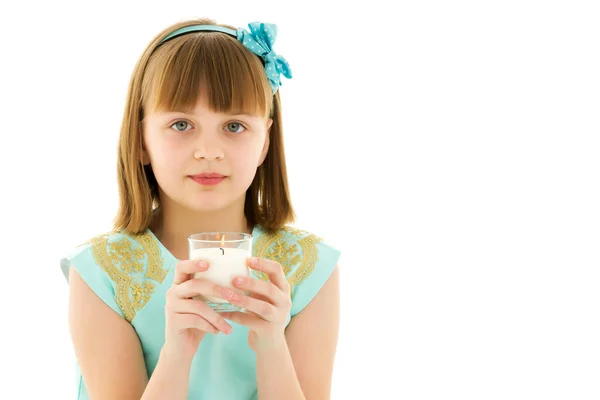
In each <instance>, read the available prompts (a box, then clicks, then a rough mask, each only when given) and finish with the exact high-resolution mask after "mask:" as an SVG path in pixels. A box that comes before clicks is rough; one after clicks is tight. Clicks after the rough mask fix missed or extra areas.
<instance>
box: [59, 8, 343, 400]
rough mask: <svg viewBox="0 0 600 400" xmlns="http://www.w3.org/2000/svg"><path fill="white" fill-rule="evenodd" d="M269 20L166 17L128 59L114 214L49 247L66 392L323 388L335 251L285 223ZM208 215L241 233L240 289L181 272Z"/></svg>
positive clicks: (196, 395) (331, 337) (326, 388)
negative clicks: (69, 243) (64, 307)
mask: <svg viewBox="0 0 600 400" xmlns="http://www.w3.org/2000/svg"><path fill="white" fill-rule="evenodd" d="M276 33H277V30H276V27H275V26H274V25H271V24H263V23H252V24H249V30H246V29H243V28H239V29H234V28H232V27H227V26H223V25H221V26H217V25H216V24H215V23H214V22H213V21H211V20H207V19H200V20H192V21H187V22H183V23H178V24H176V25H174V26H172V27H169V28H168V29H166V30H164V31H163V32H161V33H160V34H159V35H158V36H156V38H155V39H154V40H152V42H151V43H150V44H149V46H148V47H147V49H146V50H145V51H144V53H143V54H142V57H141V58H140V60H139V62H138V63H137V65H136V66H135V69H134V72H133V76H132V79H131V83H130V86H129V92H128V97H127V104H126V108H125V113H124V118H123V123H122V128H121V136H120V141H119V153H118V183H119V194H120V207H119V211H118V215H117V216H116V219H115V224H114V230H113V231H112V232H110V233H107V234H103V235H100V236H97V237H95V238H93V239H91V240H89V241H88V242H87V243H86V244H84V245H82V246H79V247H78V248H76V249H75V251H74V252H73V254H71V255H70V256H69V257H66V258H64V259H63V260H62V261H61V267H62V271H63V273H64V274H65V276H66V277H67V279H68V282H69V287H70V300H69V326H70V332H71V337H72V341H73V346H74V350H75V355H76V357H77V367H78V368H77V371H78V382H79V384H78V385H79V386H78V399H88V398H91V399H94V400H96V399H110V400H115V399H119V400H124V399H140V398H141V399H169V400H177V399H186V398H187V399H215V400H228V399H236V400H239V399H257V398H258V399H261V400H267V399H277V400H281V399H285V400H290V399H326V398H329V396H330V383H331V376H332V368H333V361H334V356H335V350H336V345H337V336H338V321H339V290H338V279H339V278H338V268H337V261H338V258H339V255H340V253H339V251H338V250H336V249H334V248H333V247H331V246H329V245H327V244H326V243H325V242H324V241H323V240H322V239H320V238H318V237H317V236H315V235H313V234H311V233H309V232H306V231H302V230H298V229H295V228H292V227H290V226H289V225H288V224H290V223H291V222H293V220H294V212H293V209H292V205H291V202H290V198H289V192H288V185H287V176H286V165H285V156H284V149H283V135H282V119H281V118H282V117H281V108H280V97H279V91H278V88H279V86H280V85H281V75H283V76H285V77H287V78H291V71H290V68H289V66H288V64H287V61H286V60H285V59H284V58H283V57H282V56H280V55H278V54H277V53H275V51H274V50H273V43H274V41H275V38H276ZM214 231H220V232H243V233H247V234H252V236H253V249H252V254H253V257H252V258H251V259H249V260H248V265H249V267H250V268H251V271H252V274H251V276H250V279H248V278H246V279H240V280H238V279H234V280H233V281H232V285H233V287H235V288H238V289H240V290H244V291H246V292H248V293H250V295H248V296H246V295H242V294H240V293H239V292H237V291H232V290H231V289H228V288H227V287H223V286H219V285H217V284H214V283H211V282H210V281H207V280H203V279H200V278H194V277H193V276H194V275H193V274H194V273H195V272H201V271H206V270H207V269H208V268H210V266H208V265H207V263H206V262H203V261H202V260H200V261H198V260H194V261H190V260H187V258H188V242H187V238H188V237H189V236H190V235H191V234H194V233H198V232H214ZM199 295H203V296H216V297H219V298H221V299H224V300H226V301H228V302H230V303H232V304H233V305H238V306H240V307H241V308H242V309H244V310H245V311H244V312H227V313H225V312H221V313H219V312H216V311H215V310H214V309H212V308H211V307H210V306H209V305H208V304H207V303H206V302H203V301H202V300H196V299H197V298H198V297H197V296H199ZM194 298H196V299H194Z"/></svg>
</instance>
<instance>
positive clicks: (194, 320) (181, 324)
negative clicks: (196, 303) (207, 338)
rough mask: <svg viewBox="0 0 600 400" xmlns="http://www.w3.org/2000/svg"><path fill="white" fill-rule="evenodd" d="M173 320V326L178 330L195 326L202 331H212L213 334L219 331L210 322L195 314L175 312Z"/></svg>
mask: <svg viewBox="0 0 600 400" xmlns="http://www.w3.org/2000/svg"><path fill="white" fill-rule="evenodd" d="M174 322H175V324H174V325H175V328H176V329H178V330H179V329H188V328H195V329H199V330H201V331H204V332H210V333H213V334H215V335H216V334H217V333H219V330H218V329H217V328H215V327H214V326H213V325H212V324H211V323H210V322H208V321H207V320H205V319H204V318H202V317H201V316H199V315H196V314H177V316H176V318H175V321H174Z"/></svg>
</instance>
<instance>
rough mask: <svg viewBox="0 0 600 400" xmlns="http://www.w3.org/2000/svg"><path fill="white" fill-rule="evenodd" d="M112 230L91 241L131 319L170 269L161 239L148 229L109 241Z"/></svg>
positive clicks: (118, 299)
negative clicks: (167, 265)
mask: <svg viewBox="0 0 600 400" xmlns="http://www.w3.org/2000/svg"><path fill="white" fill-rule="evenodd" d="M112 234H118V233H115V232H113V233H112ZM112 234H105V235H101V236H98V237H96V238H93V239H92V240H90V242H89V243H91V245H92V255H93V257H94V259H95V260H96V263H97V264H98V265H100V267H102V269H103V270H104V271H105V272H106V274H107V275H108V276H109V277H110V279H111V280H112V281H113V283H114V284H115V301H116V302H117V305H118V306H119V308H120V309H121V312H122V313H123V316H124V317H125V319H126V320H127V321H129V322H131V321H132V320H133V319H134V318H135V315H136V313H137V312H138V311H139V310H141V309H142V308H143V307H144V306H145V305H146V303H147V302H148V300H150V297H152V294H153V293H154V289H155V288H156V284H157V283H158V284H160V283H162V281H163V280H164V279H165V277H166V276H167V271H166V270H165V269H163V265H162V264H163V262H162V258H161V256H160V248H159V247H158V243H156V241H154V240H153V239H152V238H151V237H150V236H149V235H148V233H142V234H139V235H133V236H129V235H123V236H122V237H119V238H117V239H115V240H111V241H109V239H110V236H111V235H112ZM152 281H154V282H152Z"/></svg>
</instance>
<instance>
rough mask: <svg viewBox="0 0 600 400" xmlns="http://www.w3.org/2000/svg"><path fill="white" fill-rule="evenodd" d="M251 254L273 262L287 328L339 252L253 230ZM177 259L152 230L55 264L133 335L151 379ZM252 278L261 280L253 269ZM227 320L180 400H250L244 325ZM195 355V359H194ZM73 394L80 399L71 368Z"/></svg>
mask: <svg viewBox="0 0 600 400" xmlns="http://www.w3.org/2000/svg"><path fill="white" fill-rule="evenodd" d="M252 235H253V249H252V253H253V255H254V256H256V257H262V258H268V259H271V260H275V261H277V262H279V263H280V264H281V266H282V268H283V271H284V273H285V275H286V277H287V279H288V281H289V283H290V286H291V288H292V309H291V312H290V318H289V319H288V323H289V321H290V320H291V318H293V317H294V316H295V315H296V314H298V313H299V312H300V311H302V309H304V307H306V305H307V304H308V303H309V302H310V301H311V300H312V299H313V298H314V296H315V295H316V294H317V293H318V292H319V290H320V288H321V287H322V286H323V284H324V283H325V282H326V281H327V279H328V278H329V276H330V275H331V273H332V272H333V269H334V268H335V266H336V264H337V262H338V259H339V257H340V252H339V250H337V249H335V248H334V247H332V246H330V245H328V244H327V243H325V242H324V241H323V240H322V239H321V238H319V237H317V236H315V235H314V234H311V233H309V232H306V231H303V230H299V229H296V228H292V227H288V226H286V227H284V228H283V229H281V230H279V231H277V232H275V233H268V232H266V231H264V230H262V229H261V227H260V226H255V227H254V229H253V231H252ZM177 261H178V260H177V259H176V258H175V257H174V256H173V255H172V254H171V253H170V252H169V251H168V250H167V249H166V248H165V247H164V246H163V245H162V243H161V242H160V241H159V240H158V239H157V238H156V236H154V234H153V233H152V231H150V230H147V231H146V232H144V233H142V234H140V235H127V234H124V233H122V232H111V233H108V234H104V235H101V236H98V237H95V238H93V239H91V240H90V241H88V242H87V243H85V244H83V245H81V246H79V247H77V248H76V249H75V251H74V252H73V253H72V254H71V255H69V256H68V257H65V258H63V259H62V260H61V269H62V272H63V274H64V276H65V277H66V278H67V279H68V276H69V269H70V268H75V269H76V270H77V272H78V273H79V274H80V275H81V277H82V278H83V280H84V281H85V282H86V283H87V284H88V285H89V287H90V288H91V289H92V290H93V291H94V292H95V293H96V294H97V295H98V296H99V297H100V298H101V299H102V301H104V302H105V303H106V304H108V306H110V307H111V308H112V309H113V310H114V311H115V312H116V313H117V314H119V315H120V316H121V317H122V318H124V319H126V320H127V321H128V322H130V323H131V325H132V326H133V327H134V329H135V331H136V333H137V335H138V336H139V339H140V342H141V345H142V350H143V354H144V360H145V363H146V369H147V371H148V375H149V376H151V375H152V372H153V371H154V368H155V367H156V364H157V362H158V357H159V355H160V351H161V348H162V346H163V344H164V340H165V313H164V307H165V294H166V291H167V290H168V289H169V287H170V286H171V284H172V282H173V273H174V271H175V265H176V263H177ZM253 273H254V277H255V278H257V279H263V280H268V278H267V276H266V275H264V274H263V273H262V272H259V271H253ZM229 323H230V324H231V325H232V327H233V332H232V333H231V334H230V335H223V334H218V335H206V336H205V337H204V339H203V340H202V342H201V343H200V347H199V349H198V353H197V356H196V357H194V359H193V361H192V367H191V370H190V380H189V390H188V399H198V400H200V399H211V400H214V399H218V400H230V399H231V400H240V399H256V398H257V387H256V358H255V354H254V351H252V349H250V347H249V346H248V328H246V327H244V326H242V325H239V324H236V323H234V322H232V321H229ZM200 354H201V356H200ZM76 373H77V382H78V390H77V393H78V396H77V399H79V400H83V399H88V398H89V396H88V393H87V390H86V387H85V382H84V381H83V377H82V376H81V371H80V369H79V366H78V365H76Z"/></svg>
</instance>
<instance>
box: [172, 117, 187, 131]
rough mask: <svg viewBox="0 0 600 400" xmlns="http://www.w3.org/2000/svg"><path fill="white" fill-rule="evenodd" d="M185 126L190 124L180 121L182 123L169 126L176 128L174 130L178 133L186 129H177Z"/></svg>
mask: <svg viewBox="0 0 600 400" xmlns="http://www.w3.org/2000/svg"><path fill="white" fill-rule="evenodd" d="M186 125H190V123H189V122H187V121H183V120H182V121H177V122H175V123H174V124H173V125H171V127H174V126H177V128H175V130H176V131H179V132H183V131H185V130H186V129H179V128H185V127H186Z"/></svg>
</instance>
